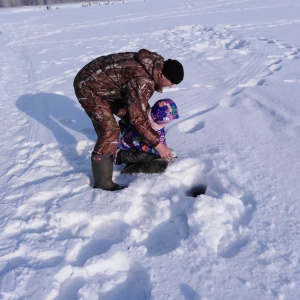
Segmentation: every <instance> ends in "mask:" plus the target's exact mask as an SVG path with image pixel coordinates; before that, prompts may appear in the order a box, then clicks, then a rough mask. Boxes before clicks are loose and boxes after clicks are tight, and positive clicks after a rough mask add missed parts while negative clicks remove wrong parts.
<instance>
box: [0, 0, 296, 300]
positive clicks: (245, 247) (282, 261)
mask: <svg viewBox="0 0 300 300" xmlns="http://www.w3.org/2000/svg"><path fill="white" fill-rule="evenodd" d="M299 36H300V2H299V0H285V1H283V0H203V1H201V0H146V1H127V0H125V3H123V2H122V1H118V2H117V1H116V2H114V3H113V4H108V5H105V4H104V3H103V2H102V3H101V5H98V4H95V5H94V4H93V5H91V6H89V7H82V6H81V4H73V5H64V6H58V8H57V9H56V6H53V7H52V10H49V11H48V10H46V8H45V7H33V8H15V9H1V10H0V66H1V67H0V101H1V102H0V114H1V118H0V128H1V137H0V142H1V143H0V153H1V156H0V157H1V158H0V162H1V168H0V172H1V173H0V175H1V176H0V183H1V191H0V199H1V202H0V207H1V215H0V232H1V233H0V299H3V300H21V299H22V300H25V299H26V300H27V299H28V300H59V299H60V300H73V299H81V300H96V299H101V300H102V299H103V300H135V299H153V300H180V299H183V300H196V299H197V300H198V299H213V300H215V299H220V300H221V299H222V300H224V299H225V300H233V299H234V300H236V299H243V300H245V299H259V300H261V299H267V300H269V299H280V300H283V299H287V300H294V299H295V300H296V299H300V266H299V264H300V250H299V249H300V217H299V216H300V180H299V173H300V158H299V157H300V156H299V154H300V71H299V70H300V39H299ZM141 48H146V49H149V50H151V51H156V52H158V53H160V54H161V55H162V56H163V57H165V58H166V59H167V58H173V59H178V60H180V61H181V62H182V63H183V65H184V67H185V79H184V81H183V82H182V83H181V84H179V85H178V86H174V87H173V88H171V89H165V91H164V93H163V94H159V93H155V94H154V96H153V97H152V99H151V102H150V104H153V103H154V102H155V101H156V100H158V99H162V98H171V99H173V100H174V101H175V102H176V103H177V105H178V107H179V114H180V118H179V119H178V120H176V121H174V122H172V123H171V124H170V126H169V127H168V128H167V143H168V145H169V146H170V147H171V148H172V149H174V150H175V151H176V153H177V154H178V157H179V158H178V160H177V161H175V162H174V163H173V164H171V165H170V167H169V168H168V169H167V171H166V172H165V173H163V174H161V175H139V176H137V175H123V174H120V171H121V167H120V166H118V167H115V170H114V180H115V181H116V182H117V183H121V184H127V185H129V187H128V188H127V189H124V190H121V191H118V192H108V191H102V190H94V189H92V188H91V179H92V174H91V168H90V154H91V150H92V148H93V145H94V143H95V140H96V135H95V133H94V131H93V127H92V124H91V122H90V119H89V118H88V117H87V116H86V114H85V112H84V111H83V109H82V108H81V106H80V105H79V103H78V102H77V100H76V97H75V95H74V92H73V86H72V82H73V78H74V76H75V75H76V73H77V72H78V70H79V69H80V68H82V67H83V66H84V65H85V64H86V63H88V62H89V61H90V60H92V59H93V58H95V57H97V56H101V55H104V54H109V53H115V52H124V51H137V50H139V49H141ZM199 185H205V186H207V191H206V194H205V195H198V196H196V197H192V196H191V190H192V188H193V187H197V186H199Z"/></svg>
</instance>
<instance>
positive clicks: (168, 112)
mask: <svg viewBox="0 0 300 300" xmlns="http://www.w3.org/2000/svg"><path fill="white" fill-rule="evenodd" d="M151 116H152V119H153V121H154V122H155V123H158V122H165V123H168V122H170V121H172V120H174V119H178V118H179V115H178V109H177V106H176V104H175V102H174V101H173V100H171V99H162V100H158V101H156V102H155V104H154V105H153V106H152V107H151Z"/></svg>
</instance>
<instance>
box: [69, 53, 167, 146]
mask: <svg viewBox="0 0 300 300" xmlns="http://www.w3.org/2000/svg"><path fill="white" fill-rule="evenodd" d="M163 64H164V59H163V57H162V56H160V55H159V54H157V53H155V52H150V51H148V50H146V49H141V50H139V51H138V52H125V53H118V54H110V55H107V56H101V57H98V58H96V59H94V60H93V61H91V62H90V63H88V64H87V65H86V66H84V67H83V68H82V69H81V70H80V71H79V72H78V74H77V75H76V77H75V80H74V88H75V89H80V88H81V87H82V86H85V87H87V88H89V89H90V90H92V92H93V93H94V94H96V95H97V96H98V97H100V98H101V100H104V101H109V103H110V107H111V109H112V111H113V113H114V114H115V115H117V116H118V117H120V118H122V119H124V120H125V121H127V122H129V123H130V124H132V125H133V127H134V128H135V129H136V130H137V132H138V133H139V134H140V135H141V136H142V138H143V139H144V141H145V143H146V144H147V145H149V146H151V147H155V146H156V145H158V143H159V134H158V133H157V132H156V131H155V130H153V128H152V127H151V125H150V123H149V121H148V118H147V114H146V110H147V107H148V100H149V99H150V97H151V96H152V95H153V93H154V91H158V92H162V90H160V89H159V88H158V85H157V83H158V80H159V78H160V77H161V73H162V68H163ZM85 101H89V99H86V100H85ZM90 101H93V100H90ZM85 105H87V103H85ZM90 105H91V107H93V109H95V103H91V104H90ZM97 106H99V107H100V109H101V102H100V103H99V104H98V103H97Z"/></svg>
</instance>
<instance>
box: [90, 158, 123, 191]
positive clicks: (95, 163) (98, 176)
mask: <svg viewBox="0 0 300 300" xmlns="http://www.w3.org/2000/svg"><path fill="white" fill-rule="evenodd" d="M91 160H92V171H93V175H94V189H102V190H106V191H115V190H119V189H122V188H123V187H121V186H119V185H118V184H116V183H114V182H113V181H112V174H113V162H112V158H111V155H109V154H96V153H92V157H91Z"/></svg>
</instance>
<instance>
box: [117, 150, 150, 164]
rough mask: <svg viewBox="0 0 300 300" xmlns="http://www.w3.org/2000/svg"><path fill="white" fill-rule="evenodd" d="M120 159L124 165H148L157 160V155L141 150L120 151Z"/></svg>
mask: <svg viewBox="0 0 300 300" xmlns="http://www.w3.org/2000/svg"><path fill="white" fill-rule="evenodd" d="M120 152H121V153H120V157H121V160H122V162H123V163H125V164H128V163H147V162H149V161H151V160H152V159H154V158H155V155H153V154H150V153H147V152H144V151H139V150H128V151H122V150H120Z"/></svg>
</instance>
